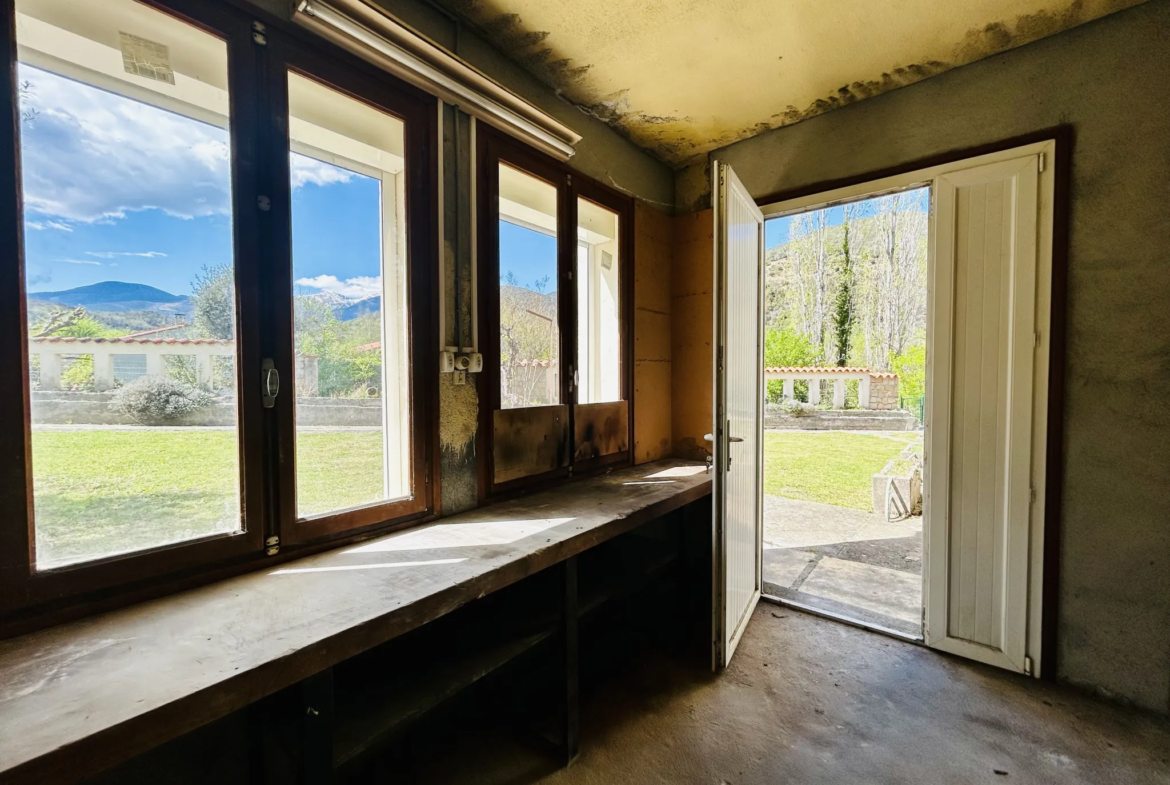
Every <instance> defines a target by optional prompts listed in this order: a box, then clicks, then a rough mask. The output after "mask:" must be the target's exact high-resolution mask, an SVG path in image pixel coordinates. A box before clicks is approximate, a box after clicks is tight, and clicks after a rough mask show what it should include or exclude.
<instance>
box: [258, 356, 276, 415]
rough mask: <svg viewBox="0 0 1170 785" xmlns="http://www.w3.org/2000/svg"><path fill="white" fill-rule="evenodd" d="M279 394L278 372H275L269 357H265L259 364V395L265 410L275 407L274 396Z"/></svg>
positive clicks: (273, 364)
mask: <svg viewBox="0 0 1170 785" xmlns="http://www.w3.org/2000/svg"><path fill="white" fill-rule="evenodd" d="M279 394H280V371H278V370H276V363H275V362H273V361H272V358H271V357H265V358H264V361H263V362H262V363H260V395H261V398H262V399H263V402H264V408H265V409H271V408H272V407H273V406H275V405H276V396H277V395H279Z"/></svg>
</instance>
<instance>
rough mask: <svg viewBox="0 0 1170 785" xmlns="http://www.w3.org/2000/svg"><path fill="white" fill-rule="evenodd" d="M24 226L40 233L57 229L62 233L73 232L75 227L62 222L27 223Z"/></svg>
mask: <svg viewBox="0 0 1170 785" xmlns="http://www.w3.org/2000/svg"><path fill="white" fill-rule="evenodd" d="M24 225H25V226H26V227H27V228H29V229H33V230H35V231H38V232H43V231H45V230H46V229H56V230H57V231H60V232H72V231H73V227H72V226H70V225H69V224H63V223H61V222H60V221H25V222H24Z"/></svg>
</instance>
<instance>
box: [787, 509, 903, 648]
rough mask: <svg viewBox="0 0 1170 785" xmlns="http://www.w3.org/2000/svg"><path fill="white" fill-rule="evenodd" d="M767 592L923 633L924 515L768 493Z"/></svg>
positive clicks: (899, 630) (865, 621) (891, 627)
mask: <svg viewBox="0 0 1170 785" xmlns="http://www.w3.org/2000/svg"><path fill="white" fill-rule="evenodd" d="M764 593H765V594H768V595H771V596H773V597H779V598H781V599H784V600H788V601H790V602H794V603H797V604H799V605H801V606H804V607H808V608H813V609H816V610H819V611H824V612H827V613H830V614H834V615H837V616H844V617H847V618H850V619H853V620H855V621H858V622H861V623H863V624H868V625H870V626H875V627H882V628H885V629H889V630H893V631H895V632H897V633H900V634H902V635H907V636H910V637H913V638H921V637H922V518H921V517H912V518H908V519H906V520H903V521H893V522H891V521H887V520H885V519H883V518H882V517H881V516H880V515H874V514H873V513H869V512H864V511H862V510H853V509H849V508H845V507H836V506H833V505H831V504H819V503H817V502H805V501H798V500H795V499H786V498H783V497H779V496H765V497H764Z"/></svg>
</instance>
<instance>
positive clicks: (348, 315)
mask: <svg viewBox="0 0 1170 785" xmlns="http://www.w3.org/2000/svg"><path fill="white" fill-rule="evenodd" d="M380 310H382V298H381V297H380V296H379V295H374V296H373V297H364V298H362V299H360V300H352V301H350V302H348V303H345V304H339V305H335V306H333V313H334V314H336V315H337V318H338V319H340V320H341V321H343V322H348V321H349V320H350V319H356V318H358V317H359V316H365V315H366V314H368V313H377V312H378V311H380Z"/></svg>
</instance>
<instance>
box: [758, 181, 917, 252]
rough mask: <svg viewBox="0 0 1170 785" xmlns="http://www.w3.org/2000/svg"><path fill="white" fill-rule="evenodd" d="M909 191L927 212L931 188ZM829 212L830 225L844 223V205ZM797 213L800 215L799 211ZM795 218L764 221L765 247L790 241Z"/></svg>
mask: <svg viewBox="0 0 1170 785" xmlns="http://www.w3.org/2000/svg"><path fill="white" fill-rule="evenodd" d="M907 193H909V194H913V195H915V196H917V197H918V200H917V204H916V205H915V207H917V208H918V209H919V210H921V211H922V212H926V210H927V209H929V207H930V189H929V188H921V189H919V190H917V191H909V192H907ZM870 201H871V200H869V199H866V200H863V201H861V202H858V203H857V205H858V207H859V208H860V209H862V210H864V209H865V207H866V205H867V203H869V202H870ZM828 213H829V226H840V225H841V224H842V223H844V222H845V209H844V208H843V207H841V206H837V207H830V208H828ZM797 215H799V213H798V214H797ZM795 219H796V215H787V216H784V217H783V218H772V219H770V220H768V221H765V222H764V247H765V248H775V247H776V246H777V245H783V244H784V243H786V242H788V240H789V239H791V238H790V237H789V234H790V233H791V231H792V222H793V221H794V220H795Z"/></svg>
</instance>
